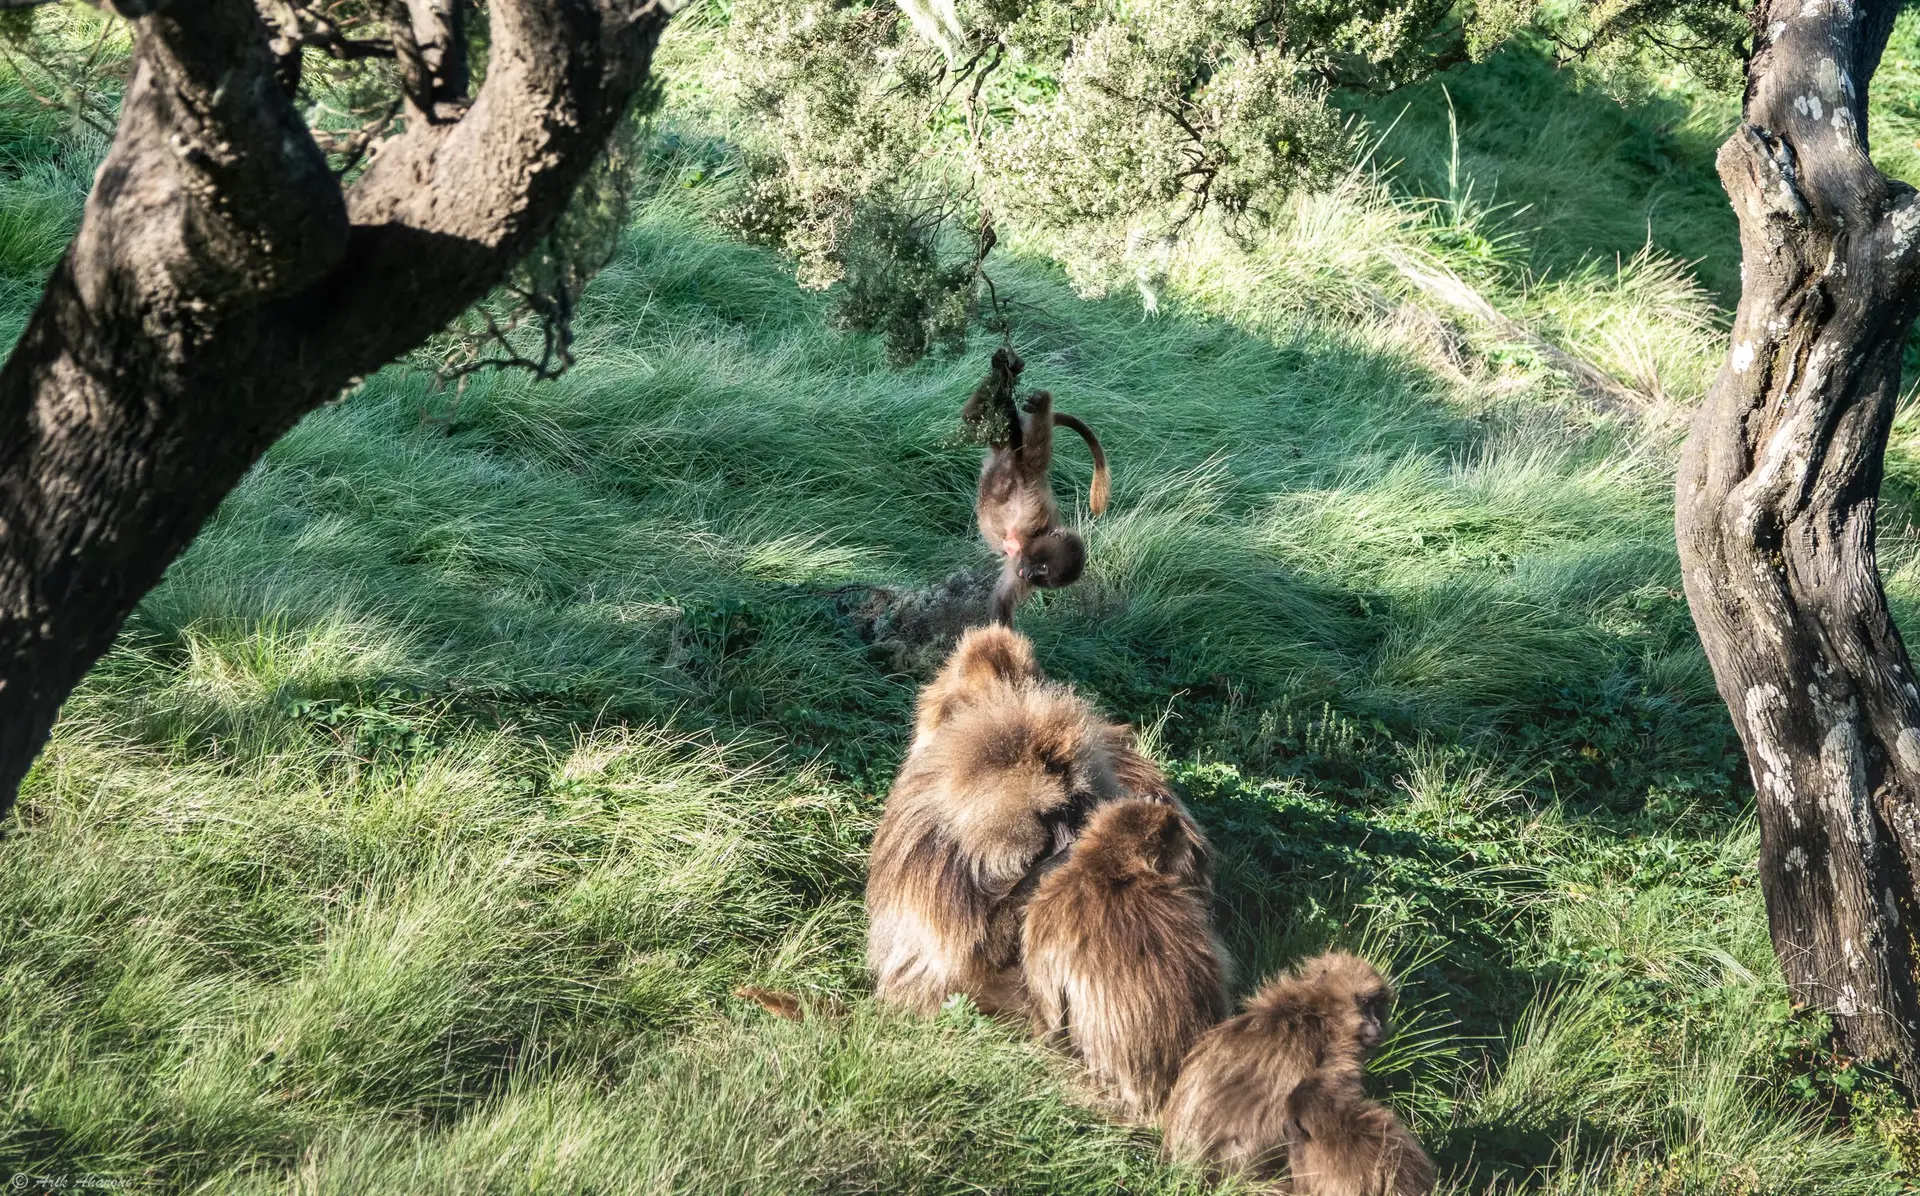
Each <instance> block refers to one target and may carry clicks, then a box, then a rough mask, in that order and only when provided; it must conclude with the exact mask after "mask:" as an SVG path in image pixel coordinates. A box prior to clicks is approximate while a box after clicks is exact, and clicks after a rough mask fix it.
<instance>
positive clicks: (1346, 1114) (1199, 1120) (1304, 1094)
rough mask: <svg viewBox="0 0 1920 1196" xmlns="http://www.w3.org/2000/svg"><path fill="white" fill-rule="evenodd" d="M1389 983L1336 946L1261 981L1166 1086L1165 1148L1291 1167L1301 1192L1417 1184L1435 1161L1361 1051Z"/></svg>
mask: <svg viewBox="0 0 1920 1196" xmlns="http://www.w3.org/2000/svg"><path fill="white" fill-rule="evenodd" d="M1392 1001H1393V988H1392V986H1391V985H1389V984H1388V983H1387V981H1386V979H1385V978H1384V977H1382V976H1381V975H1380V973H1379V972H1378V971H1376V970H1375V969H1374V968H1373V965H1371V964H1369V963H1367V962H1366V961H1365V960H1363V959H1360V958H1358V957H1356V956H1353V955H1348V954H1346V953H1345V952H1339V951H1336V952H1331V953H1329V954H1326V955H1322V956H1319V957H1317V958H1314V959H1311V960H1308V961H1307V962H1306V963H1304V964H1301V965H1300V966H1299V967H1298V968H1296V969H1294V971H1293V972H1292V973H1290V974H1288V975H1283V976H1279V977H1276V978H1275V979H1273V980H1270V981H1268V982H1267V984H1266V985H1265V986H1264V987H1262V988H1261V990H1260V991H1259V992H1258V993H1256V994H1255V995H1254V997H1253V998H1252V999H1251V1000H1249V1001H1248V1002H1247V1007H1246V1011H1245V1012H1243V1013H1241V1014H1240V1015H1239V1016H1237V1017H1234V1018H1230V1019H1228V1020H1227V1021H1225V1022H1223V1023H1221V1024H1220V1025H1218V1026H1216V1027H1214V1028H1213V1029H1212V1030H1210V1031H1208V1032H1207V1034H1206V1035H1205V1036H1204V1037H1202V1038H1201V1039H1200V1041H1199V1043H1198V1044H1196V1045H1195V1046H1194V1048H1193V1050H1192V1052H1191V1053H1190V1054H1188V1056H1187V1059H1186V1062H1185V1063H1184V1064H1183V1065H1182V1066H1181V1069H1180V1078H1179V1080H1178V1081H1176V1082H1175V1084H1174V1086H1173V1093H1172V1095H1171V1096H1169V1097H1168V1098H1167V1105H1166V1113H1165V1117H1164V1124H1165V1127H1166V1147H1167V1152H1168V1153H1169V1154H1170V1155H1172V1156H1173V1157H1174V1158H1176V1159H1179V1160H1182V1161H1185V1162H1198V1163H1209V1164H1212V1165H1214V1166H1216V1167H1218V1168H1221V1169H1222V1170H1227V1171H1246V1172H1251V1173H1252V1174H1253V1175H1255V1176H1256V1177H1258V1178H1262V1179H1274V1178H1278V1177H1280V1176H1282V1175H1285V1176H1287V1177H1288V1180H1289V1184H1290V1190H1291V1191H1293V1192H1295V1193H1298V1194H1301V1196H1423V1194H1424V1193H1426V1192H1428V1191H1430V1190H1432V1188H1433V1179H1434V1171H1433V1163H1432V1161H1431V1160H1429V1159H1428V1158H1427V1155H1426V1152H1425V1151H1423V1150H1421V1149H1420V1144H1419V1143H1418V1142H1416V1141H1415V1140H1414V1138H1413V1135H1412V1134H1409V1133H1408V1132H1407V1129H1406V1127H1405V1126H1403V1125H1401V1124H1400V1119H1399V1118H1398V1117H1395V1116H1394V1114H1393V1111H1392V1110H1391V1109H1388V1108H1387V1107H1386V1106H1385V1105H1382V1104H1380V1103H1378V1102H1376V1101H1371V1100H1368V1099H1367V1096H1366V1092H1365V1089H1364V1083H1365V1079H1366V1057H1367V1053H1368V1052H1369V1051H1371V1050H1372V1049H1373V1048H1374V1047H1376V1046H1378V1045H1380V1042H1381V1040H1382V1039H1383V1038H1385V1036H1386V1012H1387V1007H1388V1006H1389V1005H1390V1004H1391V1003H1392Z"/></svg>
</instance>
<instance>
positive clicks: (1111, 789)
mask: <svg viewBox="0 0 1920 1196" xmlns="http://www.w3.org/2000/svg"><path fill="white" fill-rule="evenodd" d="M954 655H955V658H956V659H955V660H953V661H950V662H949V666H948V668H947V669H945V670H943V671H942V674H941V678H942V680H937V681H935V682H934V685H933V686H930V687H929V688H938V687H940V686H941V685H942V683H943V681H955V679H966V680H965V682H964V684H962V683H960V682H958V681H955V684H953V685H952V686H950V687H949V688H948V690H947V691H946V693H947V698H954V697H957V696H965V695H971V696H970V697H969V698H968V700H964V701H948V700H946V699H942V698H940V697H939V696H938V695H936V696H935V698H934V699H933V700H930V701H923V703H922V705H921V714H922V717H923V726H924V728H925V729H924V731H923V733H922V734H920V735H919V736H917V737H916V746H915V747H914V749H913V750H912V751H910V752H909V753H908V755H907V759H906V762H905V763H904V764H902V765H901V767H900V773H899V775H898V777H897V778H896V779H895V780H894V784H893V791H892V793H891V794H890V795H889V796H888V798H887V805H886V809H885V811H884V812H883V813H882V815H881V818H880V826H879V829H878V830H877V831H876V832H875V834H874V838H873V850H872V854H871V857H870V863H869V866H868V874H867V917H868V923H869V929H868V938H867V960H868V963H869V964H870V965H871V966H872V968H873V971H874V992H875V995H876V996H877V997H878V998H879V999H880V1000H881V1001H883V1002H886V1003H888V1004H893V1005H900V1006H904V1007H906V1008H909V1009H913V1010H917V1011H919V1012H923V1013H931V1012H933V1011H935V1010H937V1009H938V1008H939V1007H940V1005H941V1003H942V1002H944V1001H945V1000H946V998H947V997H948V996H949V995H951V994H953V993H966V994H967V995H968V996H970V997H972V998H973V1000H974V1002H975V1003H976V1004H977V1005H979V1006H980V1008H981V1009H983V1010H986V1011H988V1012H1006V1013H1020V1012H1022V1011H1024V1009H1025V1005H1026V996H1025V984H1024V981H1023V978H1022V975H1021V969H1020V924H1021V913H1022V909H1023V907H1024V903H1025V899H1026V897H1027V895H1028V894H1029V893H1030V892H1031V891H1032V889H1033V887H1034V886H1035V885H1036V884H1037V883H1038V881H1039V874H1038V870H1039V869H1040V867H1041V865H1042V863H1043V861H1045V860H1046V859H1047V858H1048V857H1049V856H1051V855H1053V854H1055V853H1057V852H1058V851H1060V850H1061V849H1062V848H1064V847H1065V846H1066V845H1067V844H1068V843H1070V842H1072V840H1073V838H1074V836H1075V835H1076V834H1078V832H1079V830H1080V826H1081V824H1082V823H1083V822H1084V821H1085V819H1086V815H1087V812H1088V811H1089V810H1090V809H1092V808H1093V807H1094V806H1095V805H1098V804H1100V803H1102V802H1106V801H1111V800H1113V799H1114V798H1115V797H1117V796H1119V795H1120V793H1121V789H1120V785H1119V782H1118V781H1117V780H1116V778H1115V776H1114V768H1113V762H1112V759H1111V756H1110V754H1109V751H1110V745H1111V743H1112V741H1113V740H1112V733H1111V731H1110V729H1109V727H1110V724H1108V723H1105V722H1103V721H1102V720H1100V719H1099V718H1097V717H1096V716H1095V715H1094V713H1093V711H1092V710H1091V708H1089V707H1088V705H1087V704H1086V703H1085V702H1084V701H1082V700H1081V699H1080V698H1078V697H1076V696H1075V695H1074V694H1073V692H1072V691H1071V690H1069V689H1067V688H1066V687H1065V686H1061V685H1055V684H1052V683H1050V682H1048V681H1046V680H1045V679H1044V678H1042V677H1040V676H1039V675H1038V672H1037V671H1032V672H1028V671H1027V666H1019V667H1014V668H1012V670H1011V671H1012V674H1013V675H1008V674H1007V673H1004V672H1002V671H1001V670H1000V668H999V664H996V663H995V662H996V661H998V662H1000V663H1007V662H1014V664H1015V665H1017V664H1018V662H1020V661H1022V660H1024V661H1027V662H1030V661H1031V658H1032V657H1031V648H1029V647H1027V645H1026V641H1025V640H1024V639H1022V638H1020V637H1018V636H1013V635H1012V634H1011V633H1009V632H1005V631H1004V630H1002V631H999V632H994V633H985V634H976V635H973V636H969V637H968V638H967V639H966V640H964V641H963V642H962V644H961V646H960V648H958V649H956V651H955V654H954ZM1023 882H1024V883H1023Z"/></svg>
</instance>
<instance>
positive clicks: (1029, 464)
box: [1013, 390, 1053, 484]
mask: <svg viewBox="0 0 1920 1196" xmlns="http://www.w3.org/2000/svg"><path fill="white" fill-rule="evenodd" d="M1026 407H1027V418H1026V419H1025V420H1021V419H1020V415H1019V413H1018V412H1015V413H1014V416H1013V418H1014V422H1015V423H1017V424H1020V425H1021V430H1022V431H1024V432H1025V433H1026V443H1025V444H1022V445H1019V446H1018V447H1019V449H1020V455H1019V458H1018V460H1019V462H1020V476H1021V477H1023V478H1025V479H1026V480H1028V481H1030V482H1031V481H1036V480H1037V481H1039V482H1041V483H1043V484H1044V483H1045V481H1046V479H1047V471H1048V470H1050V469H1052V468H1053V396H1052V395H1051V394H1049V393H1048V392H1046V391H1044V390H1036V391H1034V392H1033V393H1032V394H1031V395H1028V396H1027V403H1026Z"/></svg>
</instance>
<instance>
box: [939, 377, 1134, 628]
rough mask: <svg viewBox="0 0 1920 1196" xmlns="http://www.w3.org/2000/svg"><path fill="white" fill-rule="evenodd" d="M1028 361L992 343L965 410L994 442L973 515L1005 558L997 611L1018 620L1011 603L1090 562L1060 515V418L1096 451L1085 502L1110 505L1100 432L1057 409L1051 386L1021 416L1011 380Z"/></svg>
mask: <svg viewBox="0 0 1920 1196" xmlns="http://www.w3.org/2000/svg"><path fill="white" fill-rule="evenodd" d="M1023 368H1024V366H1023V363H1022V362H1021V360H1020V357H1019V355H1018V354H1016V353H1014V352H1013V351H1012V350H1010V349H998V350H995V352H994V354H993V364H992V365H991V366H989V367H988V370H987V376H986V377H985V378H984V379H982V380H981V382H980V385H979V386H978V387H976V388H975V389H974V392H973V396H972V397H971V398H969V399H968V400H967V405H966V406H965V407H964V408H963V409H962V410H961V413H960V414H961V418H962V419H964V420H966V421H967V422H968V423H969V424H970V425H973V426H975V427H979V428H984V429H987V437H988V444H989V446H990V447H989V450H988V452H987V457H986V460H985V461H984V462H983V463H982V464H981V467H980V489H979V493H978V495H977V497H976V498H975V500H974V514H975V515H976V516H977V517H978V518H979V521H980V534H981V536H983V537H984V538H985V539H986V541H987V543H988V544H990V545H992V546H993V548H994V550H995V551H997V552H999V553H1001V554H1003V555H1004V556H1005V557H1006V560H1005V562H1004V563H1003V564H1002V565H1001V568H1000V582H999V584H998V585H997V586H996V587H995V588H994V592H993V617H994V618H995V619H996V620H997V621H999V622H1001V623H1006V624H1011V623H1012V622H1013V609H1014V607H1016V606H1018V605H1019V604H1020V602H1021V600H1022V599H1024V598H1025V597H1026V596H1027V594H1028V593H1029V592H1031V590H1032V589H1033V588H1034V587H1036V586H1038V587H1041V588H1043V589H1052V588H1056V587H1059V586H1064V585H1071V584H1072V583H1074V582H1076V581H1078V580H1079V579H1080V574H1081V572H1082V571H1084V570H1085V568H1086V563H1087V546H1086V543H1085V542H1084V541H1083V540H1081V538H1080V536H1079V534H1078V533H1077V532H1074V531H1072V530H1070V529H1068V528H1067V527H1066V526H1065V525H1064V524H1062V523H1061V522H1060V507H1059V505H1058V504H1057V503H1055V502H1054V499H1053V483H1052V481H1051V480H1050V479H1049V477H1048V472H1049V471H1050V470H1051V469H1052V467H1053V429H1054V427H1055V425H1058V426H1060V427H1064V428H1071V429H1073V430H1074V431H1075V432H1078V433H1079V434H1080V437H1081V439H1083V440H1085V441H1086V442H1087V448H1088V450H1090V451H1091V452H1092V453H1093V487H1092V489H1091V490H1090V492H1089V493H1088V495H1087V509H1088V510H1089V511H1091V512H1092V513H1093V514H1095V515H1098V514H1100V513H1101V512H1102V511H1104V510H1106V509H1107V495H1108V492H1109V490H1110V489H1111V488H1112V476H1111V474H1110V473H1109V472H1108V470H1107V457H1106V453H1105V452H1104V451H1103V450H1102V449H1101V447H1100V439H1099V437H1097V436H1095V435H1094V434H1093V429H1092V428H1090V427H1088V426H1087V425H1086V424H1085V423H1083V422H1081V421H1080V420H1078V419H1076V418H1074V417H1073V416H1071V415H1068V414H1067V413H1065V412H1064V411H1055V410H1054V409H1053V396H1052V395H1051V394H1050V393H1048V392H1047V391H1044V390H1037V391H1034V392H1033V394H1032V395H1030V396H1028V398H1027V401H1026V404H1025V407H1026V411H1027V416H1026V418H1025V419H1024V420H1023V419H1022V418H1021V415H1020V411H1019V409H1017V408H1016V407H1015V406H1014V402H1013V386H1014V380H1015V379H1016V378H1018V377H1019V376H1020V371H1021V370H1022V369H1023Z"/></svg>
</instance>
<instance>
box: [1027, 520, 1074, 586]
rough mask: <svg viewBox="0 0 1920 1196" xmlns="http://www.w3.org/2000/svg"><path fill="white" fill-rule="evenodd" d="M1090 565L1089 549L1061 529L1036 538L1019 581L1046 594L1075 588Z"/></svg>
mask: <svg viewBox="0 0 1920 1196" xmlns="http://www.w3.org/2000/svg"><path fill="white" fill-rule="evenodd" d="M1086 565H1087V546H1086V544H1085V543H1083V542H1082V541H1081V539H1080V537H1079V536H1078V535H1076V534H1075V533H1073V532H1070V531H1067V530H1066V529H1065V528H1060V529H1057V530H1055V531H1050V532H1047V533H1046V534H1045V535H1040V536H1035V537H1034V538H1033V539H1032V540H1031V541H1029V542H1028V544H1027V551H1026V555H1025V556H1023V557H1022V558H1021V560H1020V580H1022V581H1024V582H1026V583H1027V584H1028V585H1031V586H1038V587H1040V588H1041V589H1043V590H1051V589H1055V588H1058V587H1060V586H1066V585H1072V584H1073V583H1074V582H1076V581H1079V580H1080V574H1081V572H1082V571H1083V570H1084V569H1085V568H1086Z"/></svg>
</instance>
